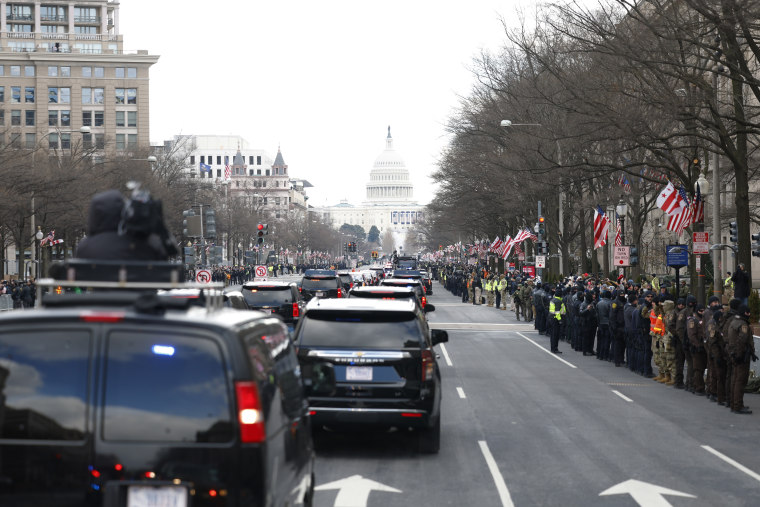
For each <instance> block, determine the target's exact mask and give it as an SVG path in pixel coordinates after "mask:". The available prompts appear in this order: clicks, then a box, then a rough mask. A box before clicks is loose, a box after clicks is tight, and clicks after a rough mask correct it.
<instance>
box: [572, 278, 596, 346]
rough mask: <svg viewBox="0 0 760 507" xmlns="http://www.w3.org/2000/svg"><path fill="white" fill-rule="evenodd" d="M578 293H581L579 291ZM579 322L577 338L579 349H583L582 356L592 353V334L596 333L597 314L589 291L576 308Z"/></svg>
mask: <svg viewBox="0 0 760 507" xmlns="http://www.w3.org/2000/svg"><path fill="white" fill-rule="evenodd" d="M579 294H581V293H580V292H579ZM578 315H579V316H580V323H581V326H580V328H581V333H580V335H581V336H580V340H577V341H578V342H579V343H578V345H580V347H581V348H580V349H576V350H583V355H584V356H593V355H594V335H595V334H596V327H597V322H598V319H597V315H596V303H595V302H594V293H593V292H591V291H588V292H586V294H585V297H584V301H583V302H582V303H581V304H580V309H579V310H578Z"/></svg>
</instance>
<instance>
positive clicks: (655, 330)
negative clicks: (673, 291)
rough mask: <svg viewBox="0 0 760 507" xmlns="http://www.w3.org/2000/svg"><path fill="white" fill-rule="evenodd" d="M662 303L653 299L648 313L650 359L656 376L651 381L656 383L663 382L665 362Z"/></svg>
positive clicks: (657, 299)
mask: <svg viewBox="0 0 760 507" xmlns="http://www.w3.org/2000/svg"><path fill="white" fill-rule="evenodd" d="M662 315H663V309H662V301H661V300H660V297H659V296H655V297H654V305H653V306H652V310H651V311H650V312H649V335H650V336H651V349H652V359H653V360H654V364H655V366H657V376H656V377H655V378H654V379H652V380H655V381H657V382H663V381H664V380H665V370H666V368H665V361H664V357H663V356H664V354H663V349H664V348H665V347H664V345H663V343H662V342H663V337H664V336H665V322H664V321H663V318H662Z"/></svg>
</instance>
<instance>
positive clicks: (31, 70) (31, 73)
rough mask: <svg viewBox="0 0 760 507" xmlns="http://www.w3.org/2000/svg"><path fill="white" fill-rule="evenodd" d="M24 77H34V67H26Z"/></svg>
mask: <svg viewBox="0 0 760 507" xmlns="http://www.w3.org/2000/svg"><path fill="white" fill-rule="evenodd" d="M24 76H25V77H34V65H25V66H24Z"/></svg>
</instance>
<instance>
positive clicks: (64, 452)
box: [0, 263, 334, 507]
mask: <svg viewBox="0 0 760 507" xmlns="http://www.w3.org/2000/svg"><path fill="white" fill-rule="evenodd" d="M154 264H162V263H154ZM43 284H44V282H40V286H41V287H42V286H43ZM77 285H79V286H86V287H94V289H93V290H97V292H85V293H83V294H72V293H63V294H60V295H56V294H47V295H45V296H44V297H43V298H42V302H43V307H42V308H38V309H30V310H27V311H23V312H4V313H3V314H2V315H0V329H2V333H0V379H2V382H0V388H1V389H2V392H1V393H0V399H1V400H2V406H0V414H1V415H2V417H0V421H1V424H0V439H2V442H3V443H2V445H0V505H3V506H6V505H8V506H21V505H40V506H48V505H55V506H60V507H81V506H92V507H106V506H125V505H149V503H147V499H148V498H150V501H151V502H152V503H150V505H190V504H192V506H193V507H211V506H220V505H256V506H264V505H295V504H300V503H304V504H307V505H310V504H311V501H312V499H313V489H314V480H315V479H314V453H313V445H312V439H311V424H310V418H309V416H308V410H307V403H306V399H305V398H304V394H303V385H302V378H301V370H300V368H299V365H298V361H297V359H296V356H295V352H294V348H293V345H292V343H291V340H290V337H289V333H288V331H287V329H286V327H285V325H284V323H283V322H282V321H281V320H280V319H278V318H275V317H273V316H272V315H271V314H269V313H264V312H255V311H238V310H233V309H231V308H225V307H224V306H222V299H223V298H222V297H221V288H222V285H221V284H212V287H211V290H210V291H208V294H207V295H204V297H203V298H202V300H203V301H205V306H199V305H198V301H199V298H195V297H179V296H178V294H176V293H174V294H172V293H171V291H168V292H165V293H163V294H160V295H159V294H158V293H157V291H156V290H152V288H153V287H152V285H151V284H150V283H141V284H140V287H139V288H138V287H137V286H134V287H133V285H134V284H130V283H126V284H122V283H118V282H100V281H97V282H96V281H87V282H82V280H81V279H80V280H79V281H77V282H68V281H53V283H52V284H48V285H47V286H45V287H47V288H48V289H50V288H55V287H57V286H62V287H74V286H77ZM161 286H162V285H161V284H160V283H156V284H155V288H156V289H158V288H159V287H161ZM164 286H166V285H164ZM45 287H42V288H43V289H44V288H45ZM116 287H120V288H126V289H127V290H121V289H120V290H116ZM190 290H197V289H190ZM204 292H206V291H205V290H204ZM312 374H314V375H315V380H314V381H312V380H310V381H309V385H310V389H311V390H312V391H314V390H316V391H319V390H320V387H319V386H320V385H323V384H325V382H327V384H325V385H327V388H326V392H329V390H330V387H329V379H330V378H331V377H330V375H331V374H332V369H329V368H325V369H323V368H322V366H321V365H319V364H316V365H315V366H314V369H313V371H312ZM325 379H328V380H327V381H325ZM333 387H334V386H333ZM127 498H129V499H130V503H129V504H127Z"/></svg>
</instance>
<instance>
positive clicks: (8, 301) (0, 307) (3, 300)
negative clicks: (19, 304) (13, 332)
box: [0, 294, 13, 312]
mask: <svg viewBox="0 0 760 507" xmlns="http://www.w3.org/2000/svg"><path fill="white" fill-rule="evenodd" d="M6 310H13V297H12V296H11V295H10V294H0V312H4V311H6Z"/></svg>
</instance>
